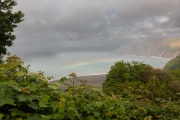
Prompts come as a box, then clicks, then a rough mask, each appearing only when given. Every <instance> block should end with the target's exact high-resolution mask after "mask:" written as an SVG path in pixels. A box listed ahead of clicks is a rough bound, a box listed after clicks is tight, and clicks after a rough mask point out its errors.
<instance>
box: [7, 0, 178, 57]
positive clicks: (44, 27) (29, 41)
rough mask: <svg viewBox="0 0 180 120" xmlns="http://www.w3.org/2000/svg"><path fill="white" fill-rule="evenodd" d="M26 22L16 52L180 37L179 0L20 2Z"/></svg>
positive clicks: (105, 47) (51, 51)
mask: <svg viewBox="0 0 180 120" xmlns="http://www.w3.org/2000/svg"><path fill="white" fill-rule="evenodd" d="M17 3H18V6H16V7H15V8H14V11H17V10H20V11H22V12H23V13H24V14H25V21H23V22H22V23H20V24H19V25H18V28H16V29H15V35H16V36H17V39H16V40H15V41H14V45H13V46H12V47H10V48H9V51H10V52H11V53H16V54H17V55H18V54H19V55H22V56H23V55H26V56H27V55H28V56H33V57H35V56H39V55H42V56H44V55H45V56H48V55H53V54H56V53H60V52H64V51H113V50H115V49H116V48H118V47H119V46H121V45H122V44H124V43H127V42H128V43H129V42H139V41H142V40H150V39H154V38H164V39H165V38H169V37H180V34H179V33H180V0H17Z"/></svg>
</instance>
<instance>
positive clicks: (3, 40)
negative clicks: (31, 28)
mask: <svg viewBox="0 0 180 120" xmlns="http://www.w3.org/2000/svg"><path fill="white" fill-rule="evenodd" d="M16 5H17V3H16V1H15V0H1V1H0V26H1V27H0V56H2V55H5V54H7V49H6V46H8V47H9V46H12V44H13V42H12V41H13V40H14V39H15V38H16V36H15V35H13V34H12V33H13V32H14V28H16V27H17V23H20V22H22V21H23V19H22V18H23V17H24V14H23V13H22V12H21V11H18V12H14V13H13V11H12V9H13V6H16Z"/></svg>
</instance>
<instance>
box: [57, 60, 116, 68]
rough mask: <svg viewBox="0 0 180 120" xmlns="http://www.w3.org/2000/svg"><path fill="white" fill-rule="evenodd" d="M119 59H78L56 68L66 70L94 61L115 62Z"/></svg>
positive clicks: (93, 62)
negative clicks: (78, 60)
mask: <svg viewBox="0 0 180 120" xmlns="http://www.w3.org/2000/svg"><path fill="white" fill-rule="evenodd" d="M116 61H119V59H118V58H109V59H96V60H87V61H80V62H76V63H73V64H69V65H66V66H62V67H61V68H58V71H62V70H66V69H69V68H74V67H78V66H84V65H89V64H95V63H102V62H116Z"/></svg>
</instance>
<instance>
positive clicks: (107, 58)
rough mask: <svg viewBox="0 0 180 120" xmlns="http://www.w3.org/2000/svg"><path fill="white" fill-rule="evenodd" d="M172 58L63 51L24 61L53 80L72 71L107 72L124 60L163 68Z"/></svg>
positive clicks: (77, 72)
mask: <svg viewBox="0 0 180 120" xmlns="http://www.w3.org/2000/svg"><path fill="white" fill-rule="evenodd" d="M170 59H171V58H161V57H156V56H151V57H146V56H135V55H128V56H122V55H117V54H114V53H111V52H61V53H58V54H56V55H54V56H51V57H48V56H44V57H42V56H41V57H37V58H36V57H34V58H31V59H30V60H27V61H24V62H25V65H28V64H30V65H31V67H30V72H36V73H37V72H38V71H43V72H44V75H45V76H47V77H48V76H53V77H54V79H53V80H57V79H60V78H62V77H66V76H68V75H69V74H71V73H75V74H76V75H77V76H87V75H98V74H106V73H108V71H109V70H110V68H111V66H113V65H114V63H115V62H117V61H122V60H123V61H125V62H132V61H137V62H143V63H145V64H149V65H151V66H153V67H154V68H163V67H164V65H165V64H166V63H167V62H168V61H169V60H170Z"/></svg>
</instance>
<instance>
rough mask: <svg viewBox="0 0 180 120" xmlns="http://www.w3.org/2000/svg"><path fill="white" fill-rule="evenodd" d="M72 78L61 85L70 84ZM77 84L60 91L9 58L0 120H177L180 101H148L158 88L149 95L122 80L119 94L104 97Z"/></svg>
mask: <svg viewBox="0 0 180 120" xmlns="http://www.w3.org/2000/svg"><path fill="white" fill-rule="evenodd" d="M73 76H74V78H76V76H75V74H74V73H72V74H70V79H67V78H64V79H61V80H60V81H61V83H65V82H66V81H67V80H69V81H72V79H73ZM78 81H79V82H81V83H82V84H81V85H80V86H75V85H74V84H73V83H71V84H69V85H68V86H70V87H69V89H67V90H66V91H62V90H60V88H59V86H58V85H55V84H48V82H47V78H46V77H45V76H44V75H43V72H42V71H40V72H39V73H31V72H30V71H29V70H28V69H27V67H25V66H24V65H23V62H22V61H21V59H20V58H19V57H17V56H16V55H14V56H11V57H8V59H7V60H6V61H3V62H2V63H0V120H1V119H2V120H110V119H113V120H119V119H120V120H129V119H138V120H139V119H144V120H151V119H180V117H179V116H180V112H179V111H180V106H179V104H180V101H172V100H171V99H162V98H156V96H154V97H150V96H152V95H153V92H154V91H155V88H158V87H160V85H161V84H156V85H157V86H154V88H151V90H154V91H148V90H149V88H150V87H151V86H150V87H148V86H145V83H143V82H141V81H128V80H125V81H124V83H125V84H123V83H120V84H119V85H120V86H121V94H119V95H114V94H113V93H111V94H110V95H106V94H105V93H104V92H102V91H101V90H100V89H98V88H95V87H92V86H87V85H85V84H84V82H82V80H78ZM146 84H152V83H146ZM158 85H159V86H158ZM163 86H166V82H165V84H164V85H163ZM164 88H165V87H163V90H164ZM160 92H162V91H160ZM160 92H157V94H159V93H160ZM163 95H164V93H163ZM158 96H159V95H158Z"/></svg>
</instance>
